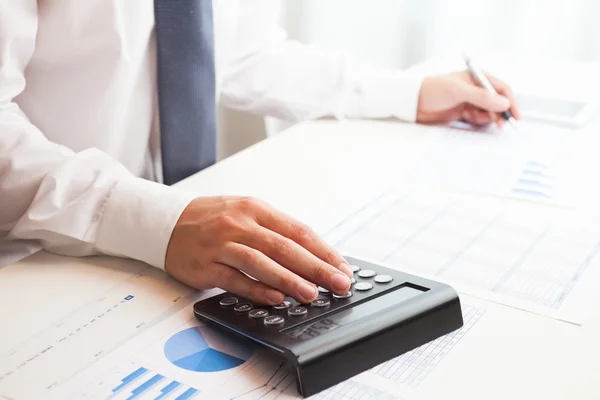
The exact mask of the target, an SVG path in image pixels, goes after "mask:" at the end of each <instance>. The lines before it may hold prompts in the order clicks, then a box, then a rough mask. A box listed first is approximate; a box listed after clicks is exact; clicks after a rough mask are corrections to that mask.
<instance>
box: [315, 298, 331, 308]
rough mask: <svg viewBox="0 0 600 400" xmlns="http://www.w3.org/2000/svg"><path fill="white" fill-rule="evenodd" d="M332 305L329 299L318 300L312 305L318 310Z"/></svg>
mask: <svg viewBox="0 0 600 400" xmlns="http://www.w3.org/2000/svg"><path fill="white" fill-rule="evenodd" d="M330 304H331V302H330V301H329V300H328V299H316V300H315V301H313V302H312V303H310V305H311V306H313V307H317V308H323V307H329V305H330Z"/></svg>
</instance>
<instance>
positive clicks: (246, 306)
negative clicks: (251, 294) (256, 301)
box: [233, 303, 254, 313]
mask: <svg viewBox="0 0 600 400" xmlns="http://www.w3.org/2000/svg"><path fill="white" fill-rule="evenodd" d="M253 308H254V306H253V305H252V304H250V303H240V304H236V305H235V307H233V310H234V311H237V312H240V313H244V312H248V311H250V310H252V309H253Z"/></svg>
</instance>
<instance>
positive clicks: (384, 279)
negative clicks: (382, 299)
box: [374, 275, 394, 283]
mask: <svg viewBox="0 0 600 400" xmlns="http://www.w3.org/2000/svg"><path fill="white" fill-rule="evenodd" d="M374 280H375V282H377V283H390V282H391V281H393V280H394V278H392V277H391V276H389V275H377V276H376V277H375V279H374Z"/></svg>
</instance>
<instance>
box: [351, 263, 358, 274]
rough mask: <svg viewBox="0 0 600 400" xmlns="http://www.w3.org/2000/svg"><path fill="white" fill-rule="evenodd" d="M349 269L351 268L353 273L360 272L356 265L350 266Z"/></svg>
mask: <svg viewBox="0 0 600 400" xmlns="http://www.w3.org/2000/svg"><path fill="white" fill-rule="evenodd" d="M350 268H352V272H353V273H357V272H358V271H360V267H359V266H358V265H351V266H350Z"/></svg>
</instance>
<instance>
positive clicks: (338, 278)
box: [331, 274, 350, 292]
mask: <svg viewBox="0 0 600 400" xmlns="http://www.w3.org/2000/svg"><path fill="white" fill-rule="evenodd" d="M331 284H332V285H333V287H334V288H335V290H337V291H339V292H343V291H344V290H347V289H348V287H349V286H350V278H348V277H347V276H346V275H342V274H335V275H333V277H332V278H331Z"/></svg>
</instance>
